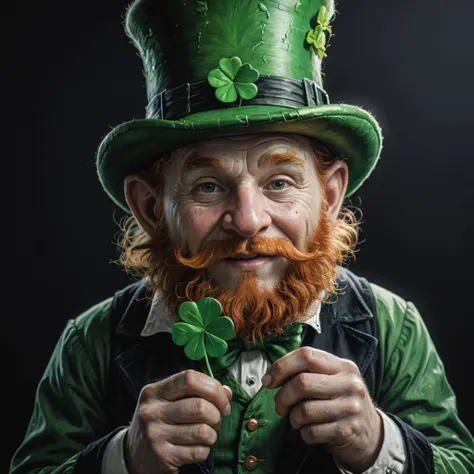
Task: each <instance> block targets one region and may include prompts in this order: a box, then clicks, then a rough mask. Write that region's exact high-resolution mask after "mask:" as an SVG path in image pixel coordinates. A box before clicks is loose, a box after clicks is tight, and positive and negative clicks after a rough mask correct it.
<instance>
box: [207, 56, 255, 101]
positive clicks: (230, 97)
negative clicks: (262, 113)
mask: <svg viewBox="0 0 474 474" xmlns="http://www.w3.org/2000/svg"><path fill="white" fill-rule="evenodd" d="M259 77H260V74H259V72H258V71H257V70H256V69H254V68H253V67H252V66H251V65H250V64H248V63H245V64H242V60H241V59H240V58H239V57H237V56H234V57H233V58H230V59H229V58H222V59H221V60H220V61H219V67H218V68H216V69H213V70H212V71H210V72H209V74H208V75H207V80H208V81H209V84H211V86H212V87H215V88H216V92H215V95H216V97H217V99H218V100H220V101H221V102H225V103H230V102H235V101H236V100H237V98H239V97H240V100H241V101H242V99H245V100H250V99H253V98H254V97H255V96H256V95H257V93H258V87H257V86H256V85H255V84H254V82H255V81H257V80H258V78H259Z"/></svg>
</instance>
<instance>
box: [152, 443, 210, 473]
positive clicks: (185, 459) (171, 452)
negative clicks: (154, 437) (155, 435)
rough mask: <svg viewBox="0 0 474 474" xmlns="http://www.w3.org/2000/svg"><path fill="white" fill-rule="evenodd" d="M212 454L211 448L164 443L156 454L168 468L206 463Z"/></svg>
mask: <svg viewBox="0 0 474 474" xmlns="http://www.w3.org/2000/svg"><path fill="white" fill-rule="evenodd" d="M210 452H211V448H210V447H209V446H176V445H174V444H171V443H163V444H161V445H160V446H159V447H158V448H157V451H156V454H157V455H158V457H159V458H160V460H161V461H162V463H164V464H165V465H166V466H172V467H174V468H180V467H181V466H182V465H183V464H195V463H198V462H203V461H205V460H206V459H207V458H208V456H209V453H210Z"/></svg>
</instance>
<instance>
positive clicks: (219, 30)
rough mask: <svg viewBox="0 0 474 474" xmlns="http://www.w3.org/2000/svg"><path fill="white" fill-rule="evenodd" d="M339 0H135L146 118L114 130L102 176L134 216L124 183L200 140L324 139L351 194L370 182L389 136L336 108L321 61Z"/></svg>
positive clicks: (363, 117)
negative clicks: (257, 136) (340, 163)
mask: <svg viewBox="0 0 474 474" xmlns="http://www.w3.org/2000/svg"><path fill="white" fill-rule="evenodd" d="M333 13H334V2H333V0H301V1H298V0H278V1H276V0H262V1H257V0H207V1H205V0H136V1H135V2H134V3H133V4H132V5H131V6H130V8H129V10H128V12H127V16H126V20H125V28H126V32H127V34H128V35H129V36H130V38H131V39H132V41H133V43H134V44H135V46H136V47H137V49H138V51H139V52H140V56H141V57H142V60H143V67H144V73H145V78H146V87H147V96H148V101H149V102H148V106H147V108H146V118H143V119H139V120H132V121H130V122H126V123H124V124H122V125H120V126H118V127H116V128H115V129H114V130H112V131H111V132H110V133H109V134H108V135H107V136H106V137H105V138H104V140H103V141H102V143H101V144H100V147H99V150H98V154H97V170H98V175H99V179H100V181H101V183H102V185H103V187H104V189H105V191H106V192H107V193H108V194H109V196H110V197H111V198H112V199H113V201H114V202H115V203H116V204H118V205H119V206H120V207H122V208H123V209H125V210H127V211H128V207H127V204H126V201H125V196H124V191H123V182H124V179H125V177H126V176H127V175H128V174H131V173H135V172H139V171H142V170H146V169H148V168H149V167H150V166H151V164H152V163H153V162H155V161H156V159H157V158H158V157H159V156H160V155H162V154H164V153H165V152H167V151H170V150H172V149H174V148H178V147H180V146H184V145H186V144H189V143H192V142H197V141H201V140H206V139H211V138H216V137H225V136H235V135H242V134H254V133H267V132H286V133H296V134H301V135H304V136H306V137H310V138H314V139H317V140H318V141H319V142H320V143H322V144H323V145H324V146H325V147H326V148H327V149H328V150H329V151H330V152H331V154H332V155H334V156H340V157H343V158H344V159H345V160H347V163H348V166H349V186H348V190H347V193H346V196H349V195H351V194H352V193H354V192H355V191H356V190H357V189H358V188H359V187H360V186H361V184H362V183H363V181H364V180H365V179H366V178H367V177H368V176H369V174H370V173H371V171H372V170H373V168H374V167H375V164H376V162H377V160H378V158H379V155H380V151H381V148H382V134H381V131H380V127H379V126H378V124H377V122H376V120H375V119H374V118H373V117H372V116H371V115H370V114H369V113H368V112H367V111H365V110H363V109H361V108H359V107H355V106H351V105H346V104H330V103H329V98H328V95H327V94H326V92H325V91H324V89H323V87H322V79H321V62H322V60H323V58H324V57H325V56H326V54H327V52H326V50H327V46H328V42H329V40H330V38H331V35H332V30H331V26H330V19H331V17H332V16H333Z"/></svg>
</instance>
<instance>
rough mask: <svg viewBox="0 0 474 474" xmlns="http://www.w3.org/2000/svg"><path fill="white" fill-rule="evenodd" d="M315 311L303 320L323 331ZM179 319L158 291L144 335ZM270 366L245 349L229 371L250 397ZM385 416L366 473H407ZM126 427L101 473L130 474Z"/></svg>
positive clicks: (114, 441) (162, 329)
mask: <svg viewBox="0 0 474 474" xmlns="http://www.w3.org/2000/svg"><path fill="white" fill-rule="evenodd" d="M310 313H313V316H311V317H310V318H309V319H307V320H306V321H303V324H307V325H308V326H311V327H312V328H313V329H314V330H316V331H317V332H318V333H319V334H321V320H320V316H321V304H320V303H319V302H315V303H314V304H313V306H312V307H311V309H310ZM177 321H178V319H177V317H176V316H175V315H173V314H171V313H170V312H169V311H168V310H167V308H166V307H165V305H164V304H163V302H162V300H161V299H160V298H159V296H158V295H155V297H154V298H153V301H152V304H151V308H150V312H149V315H148V318H147V320H146V323H145V326H144V327H143V329H142V332H141V334H140V335H141V336H142V337H150V336H153V335H154V334H157V333H159V332H168V333H171V330H172V327H173V324H175V323H176V322H177ZM269 366H270V361H269V359H268V358H267V356H266V354H265V353H264V352H262V351H260V350H251V351H243V352H242V353H241V355H240V357H239V358H238V359H237V360H236V361H235V363H234V364H233V365H232V366H231V367H229V372H230V373H231V375H232V376H233V377H234V378H235V380H236V381H237V382H239V383H240V384H241V385H242V387H243V388H244V390H245V391H246V392H247V393H248V395H249V396H250V397H252V398H253V397H254V396H255V394H256V393H257V392H258V391H259V390H260V388H261V387H262V382H261V379H262V377H263V375H264V374H265V373H266V371H267V369H268V368H269ZM377 411H378V412H379V413H380V414H381V416H382V420H383V428H384V441H383V445H382V449H381V450H380V453H379V456H378V458H377V460H376V462H375V464H374V465H373V466H372V467H371V468H369V469H368V470H367V471H365V472H364V473H363V474H405V472H406V467H407V466H406V464H407V463H406V452H405V446H404V443H403V438H402V435H401V433H400V431H399V429H398V427H397V425H396V424H395V422H394V421H393V420H392V419H391V418H389V417H388V416H387V415H385V413H383V412H382V411H381V410H377ZM126 431H127V428H124V429H123V430H122V431H120V432H119V433H117V434H116V435H115V437H114V438H113V439H112V440H111V441H110V443H109V444H108V446H107V448H106V450H105V453H104V457H103V459H102V474H129V473H128V471H127V468H126V466H125V461H124V455H123V441H124V439H125V433H126ZM336 465H337V467H338V468H339V470H340V471H341V473H343V474H352V473H351V472H350V471H347V470H345V469H343V468H342V467H341V466H340V465H339V463H337V461H336Z"/></svg>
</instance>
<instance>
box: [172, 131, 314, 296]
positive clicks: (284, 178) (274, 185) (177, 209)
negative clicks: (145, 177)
mask: <svg viewBox="0 0 474 474" xmlns="http://www.w3.org/2000/svg"><path fill="white" fill-rule="evenodd" d="M165 183H166V184H165V189H164V205H165V216H166V221H167V225H168V227H169V229H170V232H171V237H172V239H173V240H175V241H176V243H177V245H180V246H182V247H184V249H185V250H186V252H187V253H189V255H193V254H195V253H196V252H198V251H199V250H201V249H202V248H203V246H205V245H206V244H207V243H208V242H211V241H227V240H229V239H232V238H234V239H236V238H238V239H239V240H243V241H245V242H248V243H249V245H250V244H251V242H252V240H253V239H255V238H258V237H279V238H283V239H285V240H287V241H289V242H290V243H291V244H292V245H293V246H294V247H295V248H296V249H298V250H301V251H305V250H306V242H307V239H308V238H309V237H310V236H311V235H312V234H313V233H314V232H315V230H316V226H317V223H318V222H319V220H320V216H321V209H322V197H323V196H322V188H321V184H320V181H319V179H318V173H317V167H316V163H315V158H314V153H313V151H312V148H311V143H310V141H309V140H308V139H306V138H304V137H298V136H291V135H281V136H276V135H260V136H246V137H238V138H222V139H214V140H211V141H208V142H201V143H199V144H196V145H190V146H187V147H184V148H181V149H179V150H177V151H175V152H174V154H173V156H172V159H171V163H170V165H169V168H168V169H167V171H166V178H165ZM240 256H243V255H240ZM248 257H249V256H248V255H247V256H246V259H245V260H244V259H240V258H239V255H233V258H223V259H219V260H218V261H216V262H215V263H213V264H211V266H210V267H209V268H208V270H207V271H208V273H209V276H210V277H211V278H212V279H213V280H214V281H215V283H216V285H217V287H218V288H219V289H220V290H229V289H232V288H234V287H235V286H236V285H237V284H238V283H239V282H240V281H241V280H242V277H243V276H245V274H249V273H251V274H252V275H254V276H255V277H256V281H257V282H258V284H259V286H261V287H262V288H266V289H272V288H274V287H275V285H277V284H278V282H280V281H281V279H282V278H283V277H284V274H285V271H286V270H287V268H288V265H289V262H288V261H287V260H286V259H285V258H284V257H282V256H260V257H259V256H258V255H255V254H254V255H251V257H253V258H248Z"/></svg>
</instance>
